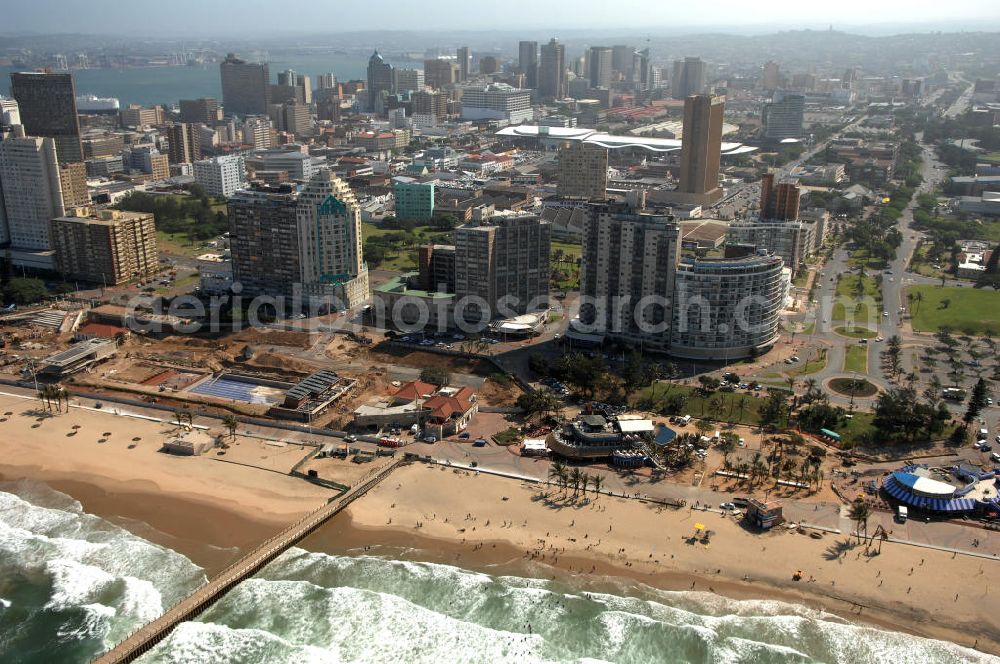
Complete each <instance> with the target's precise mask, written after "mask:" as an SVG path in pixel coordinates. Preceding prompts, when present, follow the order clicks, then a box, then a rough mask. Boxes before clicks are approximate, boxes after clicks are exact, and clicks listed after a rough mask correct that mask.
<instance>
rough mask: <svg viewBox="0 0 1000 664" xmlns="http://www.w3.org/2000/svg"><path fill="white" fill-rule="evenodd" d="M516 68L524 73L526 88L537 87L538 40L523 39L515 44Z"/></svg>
mask: <svg viewBox="0 0 1000 664" xmlns="http://www.w3.org/2000/svg"><path fill="white" fill-rule="evenodd" d="M517 68H518V69H520V70H521V73H522V74H524V86H525V87H526V88H531V89H534V88H537V87H538V42H536V41H523V42H520V43H519V44H518V45H517Z"/></svg>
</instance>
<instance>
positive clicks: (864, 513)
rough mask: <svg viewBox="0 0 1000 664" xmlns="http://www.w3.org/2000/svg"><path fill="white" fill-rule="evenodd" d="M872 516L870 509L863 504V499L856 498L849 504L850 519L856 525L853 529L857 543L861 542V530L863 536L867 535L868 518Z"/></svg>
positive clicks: (866, 504)
mask: <svg viewBox="0 0 1000 664" xmlns="http://www.w3.org/2000/svg"><path fill="white" fill-rule="evenodd" d="M871 514H872V508H871V506H870V505H868V503H867V502H865V499H864V498H861V497H858V498H856V499H855V500H854V502H853V503H851V511H850V514H849V516H850V519H851V521H854V522H855V523H856V524H857V525H856V527H855V531H854V532H855V534H856V535H857V537H858V543H859V544H860V543H861V541H862V537H861V530H862V528H863V529H864V531H865V536H866V537H867V535H868V518H869V517H870V516H871Z"/></svg>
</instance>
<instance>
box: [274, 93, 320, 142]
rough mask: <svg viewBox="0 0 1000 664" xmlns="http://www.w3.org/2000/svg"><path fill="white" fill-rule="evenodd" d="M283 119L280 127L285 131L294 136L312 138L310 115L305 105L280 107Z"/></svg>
mask: <svg viewBox="0 0 1000 664" xmlns="http://www.w3.org/2000/svg"><path fill="white" fill-rule="evenodd" d="M282 113H283V118H282V122H281V126H282V127H283V128H284V130H285V131H287V132H289V133H291V134H295V136H298V137H301V136H312V135H313V134H314V133H315V131H314V130H313V122H312V113H311V112H310V110H309V106H308V105H307V104H302V103H298V102H295V103H292V104H283V105H282Z"/></svg>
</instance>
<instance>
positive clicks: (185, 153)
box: [167, 122, 201, 164]
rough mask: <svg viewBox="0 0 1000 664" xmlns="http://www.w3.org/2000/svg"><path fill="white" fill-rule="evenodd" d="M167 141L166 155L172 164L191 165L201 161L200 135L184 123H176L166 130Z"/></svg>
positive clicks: (192, 127)
mask: <svg viewBox="0 0 1000 664" xmlns="http://www.w3.org/2000/svg"><path fill="white" fill-rule="evenodd" d="M167 141H169V145H168V150H167V155H168V156H169V157H170V163H172V164H193V163H194V162H196V161H198V160H199V159H201V133H200V132H199V131H198V128H197V127H195V126H193V125H190V124H188V123H186V122H177V123H174V124H172V125H170V126H169V127H168V128H167Z"/></svg>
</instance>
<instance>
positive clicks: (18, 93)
mask: <svg viewBox="0 0 1000 664" xmlns="http://www.w3.org/2000/svg"><path fill="white" fill-rule="evenodd" d="M10 94H11V97H13V98H14V99H15V100H16V101H17V105H18V108H19V113H20V119H21V124H22V125H23V126H24V131H25V134H26V135H28V136H40V137H42V138H51V139H53V140H54V141H55V143H56V152H57V154H58V155H59V161H61V162H75V161H83V148H82V147H81V146H80V121H79V118H77V115H76V87H75V86H74V84H73V75H72V74H68V73H48V72H12V73H11V75H10Z"/></svg>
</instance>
